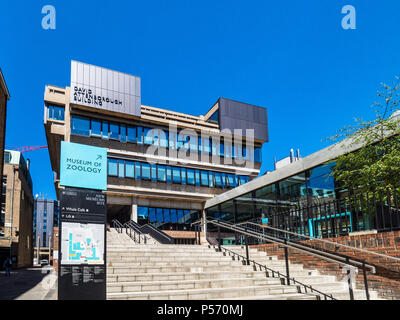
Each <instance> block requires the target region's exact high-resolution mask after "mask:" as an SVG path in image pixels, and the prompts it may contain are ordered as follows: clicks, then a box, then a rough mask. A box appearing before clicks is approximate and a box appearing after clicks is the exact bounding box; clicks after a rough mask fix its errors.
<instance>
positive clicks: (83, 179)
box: [60, 141, 107, 190]
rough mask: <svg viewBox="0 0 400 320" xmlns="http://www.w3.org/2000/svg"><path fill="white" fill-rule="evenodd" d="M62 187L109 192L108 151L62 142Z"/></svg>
mask: <svg viewBox="0 0 400 320" xmlns="http://www.w3.org/2000/svg"><path fill="white" fill-rule="evenodd" d="M60 185H62V186H68V187H77V188H86V189H96V190H107V149H105V148H99V147H93V146H87V145H82V144H78V143H70V142H65V141H62V142H61V160H60Z"/></svg>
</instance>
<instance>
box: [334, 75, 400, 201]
mask: <svg viewBox="0 0 400 320" xmlns="http://www.w3.org/2000/svg"><path fill="white" fill-rule="evenodd" d="M399 89H400V85H399V77H396V80H395V81H394V82H393V84H392V85H391V86H389V85H386V84H384V83H382V84H381V87H380V89H379V90H378V98H379V99H378V101H377V102H374V104H373V107H374V112H375V119H374V120H371V121H364V120H362V119H360V118H357V119H355V121H356V124H354V125H351V126H347V127H344V128H343V129H341V130H339V131H338V133H337V134H336V135H335V136H333V137H330V138H328V140H332V141H338V140H343V139H344V138H347V139H348V140H347V142H349V145H348V146H350V147H360V146H361V147H360V148H359V149H357V150H356V151H354V152H346V153H344V154H343V155H340V156H339V157H338V158H336V159H335V162H336V165H335V166H334V169H333V176H334V178H335V180H336V181H337V182H338V183H340V184H342V185H343V187H344V188H346V189H348V190H349V191H350V192H352V193H356V192H358V191H359V190H377V189H380V188H390V186H395V187H396V186H399V184H400V135H399V133H400V112H399V111H397V110H398V107H399V102H400V100H399ZM395 111H397V112H395ZM394 112H395V113H394ZM346 144H347V143H342V145H343V146H345V145H346Z"/></svg>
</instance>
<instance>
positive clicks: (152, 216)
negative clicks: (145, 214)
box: [149, 208, 157, 222]
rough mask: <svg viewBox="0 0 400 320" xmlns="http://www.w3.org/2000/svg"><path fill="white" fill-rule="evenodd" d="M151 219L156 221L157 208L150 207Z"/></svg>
mask: <svg viewBox="0 0 400 320" xmlns="http://www.w3.org/2000/svg"><path fill="white" fill-rule="evenodd" d="M149 221H150V222H156V221H157V219H156V209H155V208H149Z"/></svg>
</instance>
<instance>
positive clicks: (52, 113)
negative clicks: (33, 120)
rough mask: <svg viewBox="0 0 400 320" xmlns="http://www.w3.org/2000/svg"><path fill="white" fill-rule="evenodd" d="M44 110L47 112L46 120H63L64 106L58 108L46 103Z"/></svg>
mask: <svg viewBox="0 0 400 320" xmlns="http://www.w3.org/2000/svg"><path fill="white" fill-rule="evenodd" d="M46 108H47V112H48V119H52V120H59V121H64V120H65V107H64V106H58V105H55V104H48V103H46Z"/></svg>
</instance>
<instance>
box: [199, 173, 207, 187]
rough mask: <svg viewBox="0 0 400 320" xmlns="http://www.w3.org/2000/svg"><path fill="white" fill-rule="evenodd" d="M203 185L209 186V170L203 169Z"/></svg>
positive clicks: (201, 175)
mask: <svg viewBox="0 0 400 320" xmlns="http://www.w3.org/2000/svg"><path fill="white" fill-rule="evenodd" d="M200 177H201V185H202V186H208V172H207V171H203V170H201V174H200Z"/></svg>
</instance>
